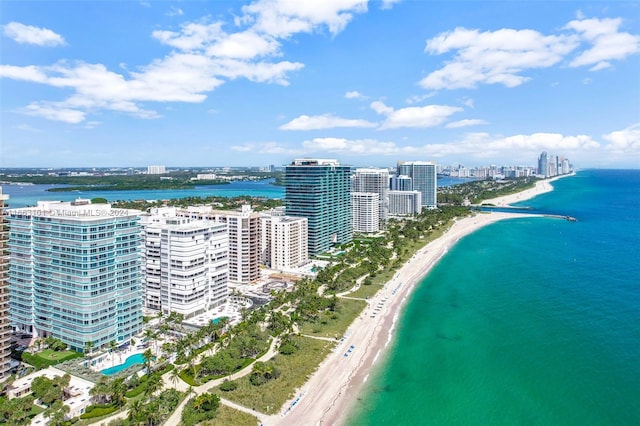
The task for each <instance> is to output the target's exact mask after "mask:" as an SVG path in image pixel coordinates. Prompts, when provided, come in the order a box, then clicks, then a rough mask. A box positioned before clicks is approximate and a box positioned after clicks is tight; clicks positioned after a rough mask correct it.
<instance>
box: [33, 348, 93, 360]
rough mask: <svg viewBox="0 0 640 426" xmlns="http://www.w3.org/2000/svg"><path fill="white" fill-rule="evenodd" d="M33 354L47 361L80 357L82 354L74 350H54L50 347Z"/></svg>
mask: <svg viewBox="0 0 640 426" xmlns="http://www.w3.org/2000/svg"><path fill="white" fill-rule="evenodd" d="M35 356H37V357H40V358H42V359H45V360H47V361H55V362H62V361H66V360H68V359H73V358H81V357H83V356H84V355H82V354H81V353H80V352H76V351H54V350H51V349H45V350H43V351H42V352H38V353H37V354H35Z"/></svg>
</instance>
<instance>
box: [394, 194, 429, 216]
mask: <svg viewBox="0 0 640 426" xmlns="http://www.w3.org/2000/svg"><path fill="white" fill-rule="evenodd" d="M421 199H422V194H421V193H420V192H418V191H389V216H411V215H414V214H419V213H420V212H421V211H422V202H421Z"/></svg>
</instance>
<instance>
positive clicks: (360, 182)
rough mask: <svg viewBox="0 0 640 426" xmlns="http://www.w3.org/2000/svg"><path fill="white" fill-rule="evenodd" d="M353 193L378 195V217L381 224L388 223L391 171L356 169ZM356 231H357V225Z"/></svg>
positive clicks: (352, 184) (352, 179)
mask: <svg viewBox="0 0 640 426" xmlns="http://www.w3.org/2000/svg"><path fill="white" fill-rule="evenodd" d="M351 192H369V193H374V194H378V200H379V202H378V204H379V213H378V217H379V218H380V221H381V222H383V223H384V222H386V220H387V217H388V216H389V170H387V169H356V171H355V173H354V174H353V176H352V178H351ZM352 199H353V198H352ZM352 211H353V209H352ZM354 230H357V229H356V227H355V225H354Z"/></svg>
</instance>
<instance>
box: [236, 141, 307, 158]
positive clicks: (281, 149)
mask: <svg viewBox="0 0 640 426" xmlns="http://www.w3.org/2000/svg"><path fill="white" fill-rule="evenodd" d="M231 150H232V151H236V152H254V153H255V152H257V153H258V154H277V155H287V156H295V155H301V154H302V151H301V150H299V149H292V148H289V147H285V146H283V145H282V144H279V143H277V142H262V143H246V144H243V145H234V146H232V147H231Z"/></svg>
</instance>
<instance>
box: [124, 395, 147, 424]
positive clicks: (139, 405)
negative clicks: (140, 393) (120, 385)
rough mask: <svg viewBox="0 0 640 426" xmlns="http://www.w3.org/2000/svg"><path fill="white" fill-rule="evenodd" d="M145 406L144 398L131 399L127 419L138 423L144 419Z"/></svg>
mask: <svg viewBox="0 0 640 426" xmlns="http://www.w3.org/2000/svg"><path fill="white" fill-rule="evenodd" d="M144 406H145V402H144V401H143V400H142V399H134V400H133V401H131V402H130V403H129V415H128V416H127V420H129V421H130V422H131V423H133V424H136V425H137V424H138V423H139V422H140V421H141V420H144V418H143V417H142V415H143V409H144Z"/></svg>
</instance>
